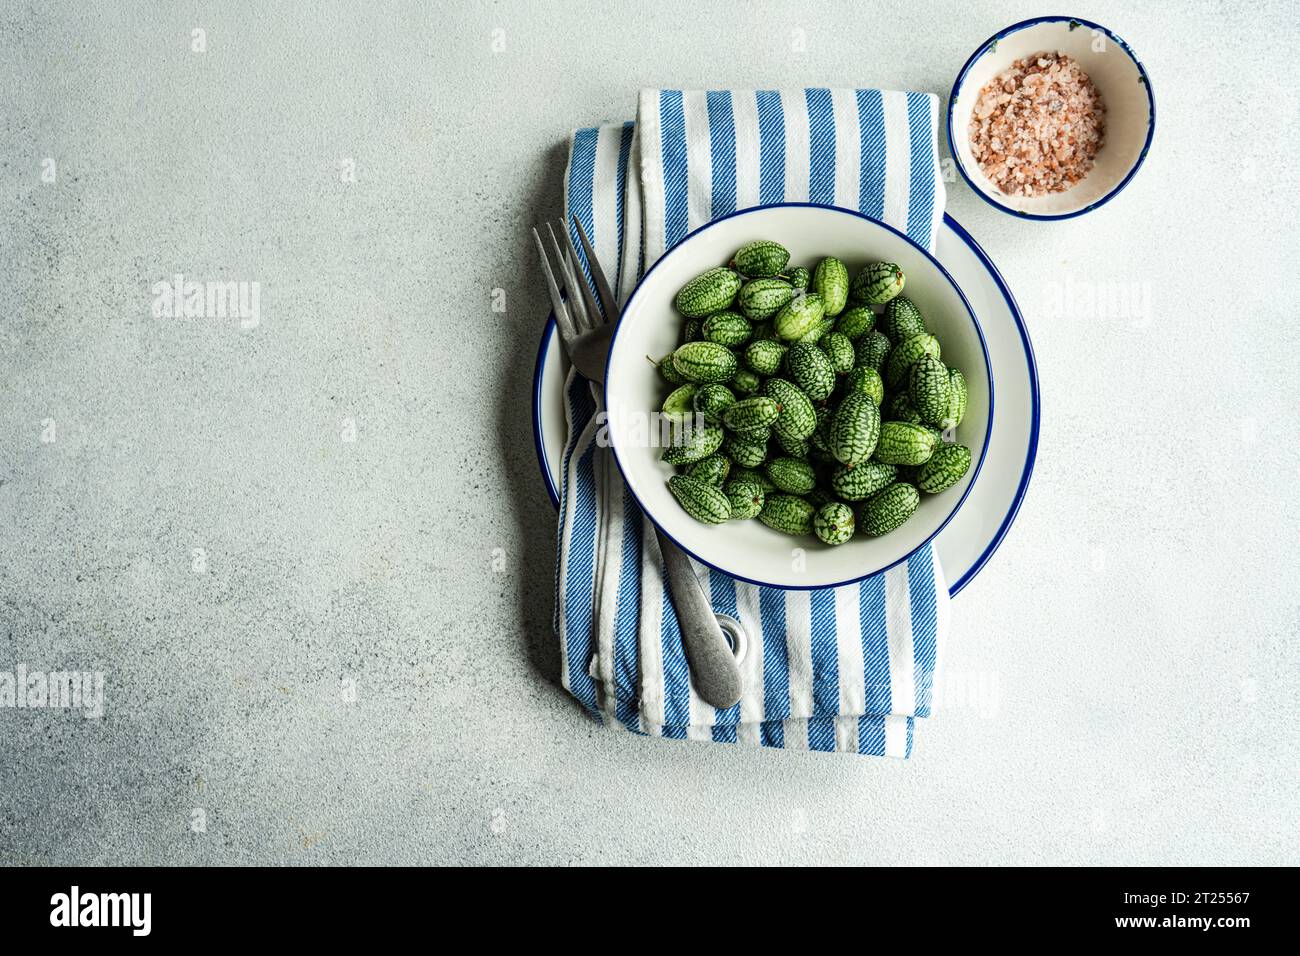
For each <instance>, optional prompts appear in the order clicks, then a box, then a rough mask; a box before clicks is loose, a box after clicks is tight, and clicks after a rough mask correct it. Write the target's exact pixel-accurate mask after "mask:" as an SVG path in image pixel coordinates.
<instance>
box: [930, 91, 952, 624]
mask: <svg viewBox="0 0 1300 956" xmlns="http://www.w3.org/2000/svg"><path fill="white" fill-rule="evenodd" d="M926 99H928V100H929V101H930V142H932V143H933V144H934V166H933V168H934V215H933V216H931V222H930V235H931V236H932V237H933V238H932V239H931V241H930V251H931V252H934V250H935V247H936V246H937V244H938V242H939V227H940V226H942V225H943V209H944V206H946V205H947V204H948V190H947V189H946V188H945V187H944V185H943V166H942V164H941V163H940V162H939V97H937V96H934V95H933V94H931V95H930V96H927V97H926ZM936 580H938V579H937V578H936ZM940 593H941V594H943V595H946V594H947V593H948V590H947V588H945V589H944V590H943V591H941V592H940ZM939 603H941V604H946V603H948V602H947V599H946V598H945V599H943V600H941V601H940V602H939ZM940 633H942V631H941V632H940Z"/></svg>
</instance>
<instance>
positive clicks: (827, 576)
mask: <svg viewBox="0 0 1300 956" xmlns="http://www.w3.org/2000/svg"><path fill="white" fill-rule="evenodd" d="M764 238H767V239H776V240H777V241H779V242H781V243H782V244H783V245H785V246H786V247H787V248H788V249H789V250H790V252H791V262H792V263H795V264H804V265H807V266H809V267H811V266H813V265H815V264H816V263H817V261H818V260H819V259H821V258H822V257H824V256H828V255H830V256H836V257H838V258H840V259H842V260H844V262H845V263H846V264H847V265H848V267H849V270H850V272H854V273H856V272H857V271H858V270H860V269H861V268H863V267H864V266H866V265H867V264H868V263H871V262H881V261H883V262H895V263H897V264H898V265H899V266H901V267H902V269H903V272H904V274H905V275H906V276H907V284H906V286H905V288H904V290H903V294H904V295H906V296H907V297H908V298H910V299H911V300H912V301H913V302H914V303H916V305H917V307H918V308H919V309H920V310H921V313H922V315H923V316H924V317H925V321H926V325H927V327H928V328H929V329H930V331H931V332H933V333H934V334H935V335H936V336H938V338H939V341H940V345H941V348H942V359H943V361H944V362H945V363H947V364H949V365H951V366H955V367H957V368H960V369H961V370H962V373H963V374H964V375H965V377H966V380H967V383H968V388H969V392H970V395H969V401H968V404H967V410H966V416H965V418H964V419H963V421H962V423H961V425H960V426H959V427H958V428H957V431H956V435H955V440H957V441H959V442H961V443H962V444H964V445H966V446H968V447H969V448H970V449H971V452H972V456H973V460H972V464H971V468H970V470H969V471H968V472H967V474H966V476H965V477H964V478H963V479H962V480H961V481H959V482H958V483H957V484H956V485H954V486H953V487H952V488H949V489H948V490H947V491H945V492H943V493H941V494H938V495H923V496H922V501H921V505H920V507H919V508H918V509H917V512H916V514H914V515H913V516H912V518H911V519H910V520H909V521H908V522H907V523H905V524H904V525H903V526H902V527H900V528H898V529H897V530H895V531H893V532H891V533H889V534H887V535H883V536H881V537H876V538H872V537H868V536H866V535H863V534H858V535H855V536H854V537H853V538H852V540H850V541H849V542H847V543H846V544H843V545H840V546H838V547H831V546H828V545H824V544H822V543H821V542H820V541H818V540H817V539H816V538H814V537H813V536H811V535H808V536H804V537H797V538H794V537H790V536H787V535H784V534H781V533H779V532H777V531H773V530H772V529H770V528H768V527H766V526H765V525H763V524H762V523H761V522H759V521H757V520H749V521H735V522H726V523H724V524H722V525H706V524H702V523H700V522H698V521H696V520H695V519H694V518H692V517H690V515H688V514H687V513H686V512H685V511H683V510H682V507H681V505H680V504H678V503H677V500H676V499H675V498H673V496H672V494H671V493H670V492H669V491H668V478H669V477H670V476H671V475H673V474H674V473H675V469H674V468H673V467H672V466H670V465H667V464H665V463H664V462H663V461H661V454H662V451H663V448H662V446H661V444H659V441H658V440H659V438H660V430H659V428H658V427H657V426H656V425H654V424H653V423H652V422H648V421H647V414H648V413H653V412H657V411H658V410H659V407H660V405H661V403H662V402H663V399H664V397H665V395H666V394H667V392H668V391H669V387H668V386H667V385H666V384H665V383H664V381H663V379H662V378H661V377H660V376H659V373H658V370H657V369H656V367H655V365H654V363H653V362H651V361H649V360H648V358H647V357H648V356H652V357H655V358H658V357H659V356H662V355H665V354H667V353H669V352H671V351H673V349H674V348H675V347H676V346H677V345H678V344H679V342H680V340H681V331H682V325H683V322H684V320H683V319H682V317H681V316H680V315H679V314H678V313H677V311H676V310H675V309H674V307H673V300H674V298H675V297H676V294H677V292H678V290H679V289H680V288H681V287H682V286H683V285H685V284H686V283H687V282H688V281H689V280H690V279H692V278H693V277H695V276H696V275H698V274H699V273H701V272H703V271H705V270H706V269H708V268H711V267H712V266H716V265H720V264H724V263H726V262H728V261H729V260H730V258H731V256H732V255H733V254H734V252H735V251H736V250H737V249H738V248H740V247H741V246H743V245H744V244H745V243H747V242H750V241H752V240H754V239H764ZM990 369H991V366H990V362H989V357H988V351H987V348H986V345H985V341H984V336H983V333H982V332H981V330H980V326H979V322H978V320H977V318H976V316H975V314H974V312H973V311H972V310H971V307H970V304H969V302H968V301H967V299H966V296H965V295H964V294H963V293H962V290H961V289H960V287H958V285H957V283H956V282H955V281H954V279H953V278H952V276H951V275H950V274H949V273H948V271H947V270H946V269H945V268H944V267H943V266H942V265H941V264H940V263H939V261H938V260H937V259H935V258H934V257H933V256H932V255H930V253H929V252H927V251H926V250H925V249H923V248H921V247H920V246H918V245H917V244H916V243H914V242H912V241H911V240H910V239H908V238H907V237H906V236H905V235H904V234H902V233H901V232H898V231H897V230H895V229H893V228H892V227H890V226H887V225H885V224H884V223H881V222H878V221H877V220H874V219H871V218H870V217H868V216H864V215H862V214H860V213H857V212H853V211H851V210H846V209H839V208H835V207H830V206H817V205H812V204H808V203H787V204H780V205H773V206H759V207H754V208H751V209H745V210H742V211H740V212H737V213H734V214H732V215H730V216H726V217H723V218H721V219H717V220H714V221H713V222H710V223H709V224H707V225H705V226H702V227H701V228H700V229H697V230H696V231H695V232H693V233H691V234H690V235H689V236H687V237H686V238H685V239H684V240H682V242H680V243H678V244H677V245H676V246H674V247H673V248H672V249H671V250H670V251H669V252H668V253H666V254H665V255H664V256H663V257H662V258H661V259H660V260H659V261H658V262H656V263H655V265H654V266H653V267H652V268H651V269H650V270H649V271H648V272H647V273H646V274H645V276H644V277H643V278H642V279H641V282H640V283H639V284H638V285H637V287H636V289H635V290H634V291H633V293H632V295H631V296H630V297H629V299H628V301H627V304H626V305H625V306H624V309H623V317H622V319H621V320H620V322H619V324H618V327H617V329H616V331H615V335H614V340H613V343H612V345H611V347H610V354H609V364H608V367H607V371H606V376H605V404H606V409H607V412H608V420H607V434H608V440H609V443H610V445H611V447H612V450H613V452H614V457H615V459H616V460H617V462H618V465H619V468H620V470H621V471H622V473H623V477H624V479H625V481H626V482H627V486H628V489H629V491H630V492H631V493H632V495H633V497H635V498H636V500H637V502H638V503H639V504H640V506H641V508H642V510H643V511H644V512H645V513H646V515H647V516H648V517H649V518H650V520H651V521H653V522H654V523H655V524H656V525H657V526H658V527H659V529H660V530H661V531H663V533H664V534H665V535H666V536H668V537H669V538H671V539H673V540H674V541H676V542H677V543H678V544H679V545H680V546H681V547H682V548H683V549H684V550H685V551H686V552H687V553H689V554H690V555H691V556H693V557H694V558H696V560H698V561H700V562H702V563H703V564H706V565H708V566H709V567H711V568H714V569H717V570H720V571H722V572H724V573H726V574H728V575H730V576H732V577H734V578H737V579H740V580H744V581H749V582H751V583H754V584H759V585H766V586H771V587H779V588H791V589H807V588H824V587H831V586H836V585H842V584H850V583H853V582H855V581H859V580H861V579H862V578H865V577H869V576H871V575H873V574H877V573H879V572H881V571H884V570H887V569H888V568H891V567H893V566H894V565H896V564H898V563H900V562H902V561H905V560H906V559H907V558H908V557H910V556H911V555H912V554H913V553H915V552H916V551H917V550H919V549H920V548H922V547H924V546H925V545H926V544H927V543H929V542H930V540H931V539H933V538H934V536H935V535H937V534H938V533H939V532H940V531H941V530H942V529H943V528H944V526H945V525H947V524H948V522H949V521H951V520H952V518H953V516H954V515H956V514H957V512H958V510H959V509H960V507H961V505H962V503H963V502H964V501H965V500H966V497H967V495H968V494H969V493H970V490H971V488H972V487H973V485H974V484H975V482H976V480H977V478H978V476H979V473H980V469H981V466H982V464H983V460H984V453H985V450H986V448H987V446H988V442H989V437H990V433H991V427H990V426H991V421H992V412H993V378H992V374H991V370H990Z"/></svg>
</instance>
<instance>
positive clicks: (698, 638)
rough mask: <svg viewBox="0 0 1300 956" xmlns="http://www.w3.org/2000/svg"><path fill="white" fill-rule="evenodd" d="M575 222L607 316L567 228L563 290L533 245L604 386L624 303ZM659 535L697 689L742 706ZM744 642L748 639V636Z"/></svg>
mask: <svg viewBox="0 0 1300 956" xmlns="http://www.w3.org/2000/svg"><path fill="white" fill-rule="evenodd" d="M573 222H574V225H576V226H577V227H578V239H579V241H580V242H581V243H582V249H583V251H584V252H585V253H586V254H587V264H588V265H589V266H590V267H591V275H592V278H593V279H595V281H596V290H597V291H598V292H599V293H600V301H601V305H603V306H604V312H603V314H602V312H601V309H599V308H598V307H597V306H596V301H595V299H594V298H593V297H592V294H591V288H590V287H589V286H588V285H587V281H586V277H585V276H582V277H581V279H580V278H579V276H580V275H581V272H582V266H581V260H580V259H579V257H578V252H577V250H576V249H575V248H574V246H573V240H572V239H571V238H570V237H569V230H568V228H567V227H566V226H565V225H564V222H563V221H560V222H558V223H556V226H558V228H559V231H560V233H561V234H562V235H563V236H564V246H563V248H562V247H561V246H560V243H559V240H558V239H556V236H555V233H556V229H555V228H553V227H552V225H551V224H550V223H549V222H548V223H546V224H545V227H546V233H547V238H548V239H549V240H550V243H549V244H550V253H551V257H553V258H554V260H555V263H556V267H557V268H558V269H559V272H560V283H559V284H557V283H556V281H555V272H554V271H553V270H552V267H551V262H550V259H549V258H548V256H547V247H546V245H545V244H543V242H542V237H541V234H540V233H539V232H538V231H537V229H533V239H535V240H536V242H537V252H538V254H539V255H540V256H541V260H542V272H543V273H544V274H545V276H546V288H547V290H548V291H549V292H550V293H551V304H552V305H553V306H554V308H555V324H556V327H557V328H558V329H559V331H560V341H561V342H563V343H564V350H565V352H567V353H568V356H569V361H571V362H572V363H573V366H574V368H576V369H577V370H578V373H579V374H580V375H582V376H583V377H584V378H586V379H588V380H589V381H592V382H596V383H597V384H600V385H603V384H604V383H605V359H606V358H607V357H608V356H609V344H610V340H611V338H612V336H613V334H614V326H615V325H616V324H617V323H618V320H619V317H620V314H621V313H620V311H619V308H618V300H617V299H615V298H614V293H613V292H612V291H611V290H610V287H609V282H608V281H607V280H606V279H605V273H604V272H602V271H601V268H600V263H599V262H597V260H596V253H595V251H594V250H593V249H592V248H591V242H590V241H589V240H588V239H587V234H586V232H585V231H584V230H583V228H582V223H580V222H578V219H577V217H574V220H573ZM561 289H562V290H563V293H564V294H563V295H562V294H561ZM655 534H656V535H658V537H659V550H660V552H661V553H662V554H663V557H664V566H665V568H666V569H667V572H668V592H669V595H670V596H671V597H672V601H673V607H674V608H676V610H677V619H678V621H679V623H680V624H681V631H682V644H683V646H684V648H685V651H686V660H687V661H688V662H689V664H690V667H691V676H692V678H693V680H694V683H695V689H696V691H698V692H699V695H700V696H701V697H702V698H704V700H706V701H707V702H708V703H710V704H712V705H713V706H714V707H720V708H727V707H730V706H732V705H733V704H735V703H736V702H737V701H738V700H740V695H741V692H742V691H743V690H744V681H743V679H742V677H741V674H740V664H739V663H738V662H737V660H736V654H734V653H733V652H732V649H731V645H730V644H729V643H728V642H727V638H726V636H725V635H724V634H723V630H722V627H721V626H720V625H719V623H718V618H717V617H716V616H715V615H714V613H713V604H712V602H711V601H710V600H709V597H708V595H707V594H705V593H704V588H703V587H702V586H701V584H700V579H699V578H698V577H696V575H695V570H694V569H693V568H692V567H691V562H690V558H688V557H687V556H686V552H684V551H683V550H682V549H681V548H679V547H678V546H677V545H676V544H675V543H674V542H673V541H671V540H669V539H668V538H667V537H665V536H664V534H663V532H662V531H660V530H659V529H658V528H657V527H656V528H655ZM728 627H729V629H730V630H732V631H733V632H734V630H735V627H736V625H735V624H734V623H733V622H730V621H728ZM739 636H740V637H741V638H743V635H739Z"/></svg>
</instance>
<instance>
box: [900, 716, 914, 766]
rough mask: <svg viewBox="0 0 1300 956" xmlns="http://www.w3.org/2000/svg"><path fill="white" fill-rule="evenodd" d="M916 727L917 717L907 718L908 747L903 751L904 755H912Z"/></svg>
mask: <svg viewBox="0 0 1300 956" xmlns="http://www.w3.org/2000/svg"><path fill="white" fill-rule="evenodd" d="M915 729H916V720H915V718H912V717H909V718H907V749H906V750H905V751H903V756H904V757H910V756H912V731H914V730H915Z"/></svg>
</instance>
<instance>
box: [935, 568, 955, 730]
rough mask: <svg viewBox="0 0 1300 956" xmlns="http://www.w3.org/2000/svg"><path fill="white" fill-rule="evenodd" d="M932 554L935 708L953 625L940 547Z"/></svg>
mask: <svg viewBox="0 0 1300 956" xmlns="http://www.w3.org/2000/svg"><path fill="white" fill-rule="evenodd" d="M930 556H931V558H932V559H933V567H934V591H935V594H936V595H937V597H938V599H937V600H936V601H935V602H934V610H935V622H934V680H933V681H932V682H931V684H930V708H931V710H933V709H934V692H935V688H937V687H938V685H939V674H940V672H942V670H943V658H944V651H945V650H946V649H947V647H948V628H949V627H950V626H951V625H952V602H951V600H949V598H948V579H947V578H946V577H944V573H943V565H941V564H940V563H939V549H938V548H931V549H930Z"/></svg>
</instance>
